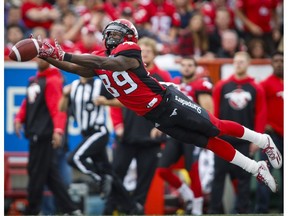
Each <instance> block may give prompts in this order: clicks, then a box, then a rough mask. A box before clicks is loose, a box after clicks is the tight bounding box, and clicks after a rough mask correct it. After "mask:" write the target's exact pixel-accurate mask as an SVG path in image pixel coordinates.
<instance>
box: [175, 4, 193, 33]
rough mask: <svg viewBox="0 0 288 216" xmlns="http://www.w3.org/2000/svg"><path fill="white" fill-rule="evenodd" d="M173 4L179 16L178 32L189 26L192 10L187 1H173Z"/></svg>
mask: <svg viewBox="0 0 288 216" xmlns="http://www.w3.org/2000/svg"><path fill="white" fill-rule="evenodd" d="M174 4H175V7H176V10H177V12H178V13H179V15H180V20H181V24H180V30H181V29H185V28H186V27H187V26H188V25H189V20H190V19H191V17H192V16H193V13H194V8H193V6H192V5H191V3H190V1H189V0H174Z"/></svg>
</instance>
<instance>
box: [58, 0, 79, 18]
mask: <svg viewBox="0 0 288 216" xmlns="http://www.w3.org/2000/svg"><path fill="white" fill-rule="evenodd" d="M53 7H54V8H55V9H56V10H57V11H58V12H59V14H60V17H59V18H60V19H59V20H58V21H61V19H62V17H63V15H64V14H66V13H68V12H70V11H73V12H75V7H74V5H73V4H71V1H70V0H56V1H55V3H54V4H53Z"/></svg>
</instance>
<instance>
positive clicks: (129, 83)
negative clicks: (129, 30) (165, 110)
mask: <svg viewBox="0 0 288 216" xmlns="http://www.w3.org/2000/svg"><path fill="white" fill-rule="evenodd" d="M93 53H94V54H97V55H99V54H101V55H102V56H103V55H105V53H104V52H103V51H102V52H98V53H96V52H93ZM118 55H123V56H126V57H131V58H136V59H138V61H139V62H140V63H141V64H140V66H139V67H138V68H136V69H133V70H127V71H114V72H113V71H108V70H95V73H96V74H97V75H98V76H99V77H100V78H101V80H102V81H103V84H104V86H105V87H106V89H107V90H108V91H109V92H110V93H111V94H112V95H113V96H114V97H115V98H117V99H118V100H119V101H120V102H121V103H122V104H123V105H124V106H126V107H127V108H128V109H131V110H133V111H134V112H136V113H137V114H138V115H144V114H146V113H147V112H149V111H151V110H152V109H153V108H155V107H156V106H158V105H159V103H160V102H161V100H162V95H163V94H164V90H165V87H164V86H162V85H161V84H160V83H159V82H158V81H157V80H156V79H154V78H153V77H151V76H149V73H148V72H147V70H146V69H145V66H144V64H143V62H142V58H141V49H140V47H139V46H138V45H137V44H136V43H133V42H124V43H122V44H120V45H118V46H117V47H116V48H115V49H114V50H113V51H112V53H111V55H110V56H109V57H110V58H114V57H116V56H118Z"/></svg>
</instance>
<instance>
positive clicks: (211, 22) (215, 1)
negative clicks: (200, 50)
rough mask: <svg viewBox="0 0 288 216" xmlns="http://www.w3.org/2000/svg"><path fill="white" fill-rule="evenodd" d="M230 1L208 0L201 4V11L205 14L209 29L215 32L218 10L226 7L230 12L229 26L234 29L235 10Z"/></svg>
mask: <svg viewBox="0 0 288 216" xmlns="http://www.w3.org/2000/svg"><path fill="white" fill-rule="evenodd" d="M228 2H229V1H227V0H211V1H206V2H204V3H203V4H202V5H201V8H200V11H201V13H202V14H203V16H204V20H205V25H206V26H207V31H208V32H209V33H210V32H213V30H214V28H215V21H216V19H215V18H216V11H217V9H219V8H225V9H226V10H227V11H228V13H229V14H230V19H229V28H231V29H234V28H235V23H234V10H233V9H232V8H231V7H230V5H229V4H228Z"/></svg>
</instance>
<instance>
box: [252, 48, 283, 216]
mask: <svg viewBox="0 0 288 216" xmlns="http://www.w3.org/2000/svg"><path fill="white" fill-rule="evenodd" d="M271 60H272V63H271V65H272V67H273V74H272V75H270V76H269V77H267V78H266V79H265V80H264V81H262V82H261V83H260V84H261V85H262V86H263V88H264V91H265V93H266V102H267V111H268V112H267V113H268V115H267V117H268V118H267V122H266V125H265V132H266V133H268V134H270V136H271V137H273V138H274V139H273V140H275V144H276V145H277V148H278V149H279V151H280V152H281V153H283V147H284V146H283V144H284V140H283V139H284V94H283V92H284V79H283V77H284V74H283V72H284V68H283V61H284V59H283V53H282V52H275V53H274V54H273V55H272V57H271ZM260 154H261V156H260V158H263V159H264V160H267V157H265V156H264V153H263V152H261V153H260ZM270 167H271V166H270ZM278 184H279V185H280V190H279V192H278V193H279V196H278V198H279V202H277V204H276V206H277V209H278V211H279V213H283V168H281V169H280V182H278ZM270 197H271V194H270V192H269V191H267V190H266V188H264V187H263V185H262V184H260V183H258V184H257V191H256V209H255V213H257V214H266V213H269V207H270V206H271V199H270Z"/></svg>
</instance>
